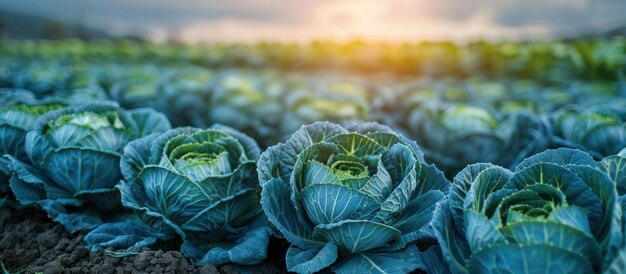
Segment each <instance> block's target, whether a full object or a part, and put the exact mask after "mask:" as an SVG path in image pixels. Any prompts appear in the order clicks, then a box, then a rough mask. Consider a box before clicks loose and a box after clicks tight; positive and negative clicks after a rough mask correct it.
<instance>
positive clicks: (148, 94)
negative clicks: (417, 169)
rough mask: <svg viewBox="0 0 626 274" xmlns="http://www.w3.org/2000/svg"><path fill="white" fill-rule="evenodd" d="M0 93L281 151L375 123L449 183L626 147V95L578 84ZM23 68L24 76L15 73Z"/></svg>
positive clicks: (110, 87)
mask: <svg viewBox="0 0 626 274" xmlns="http://www.w3.org/2000/svg"><path fill="white" fill-rule="evenodd" d="M9 64H14V65H15V66H11V65H8V66H6V67H5V68H4V70H3V73H2V77H1V78H2V79H1V80H0V86H2V87H5V88H10V89H27V90H31V91H33V92H34V94H35V97H37V98H40V99H41V98H48V97H55V98H64V99H67V100H92V99H98V100H112V101H116V102H118V103H119V104H120V105H121V106H122V107H124V108H138V107H151V108H154V109H156V110H158V111H160V112H162V113H164V114H165V115H166V116H167V117H168V118H169V120H170V121H171V122H172V123H173V125H174V126H176V127H178V126H193V127H198V128H206V127H209V126H210V125H212V124H214V123H220V124H224V125H227V126H230V127H233V128H235V129H237V130H239V131H242V132H244V133H246V134H247V135H250V136H252V137H253V138H255V139H256V140H257V141H258V142H259V144H260V145H261V147H267V146H269V145H273V144H275V143H277V142H279V141H284V140H286V138H288V137H289V136H290V134H291V133H292V132H293V131H295V130H296V129H298V128H299V127H300V126H301V125H304V124H310V123H313V122H315V121H332V122H337V123H349V122H353V121H364V120H367V121H378V122H380V123H382V124H386V125H389V126H391V127H392V128H394V129H395V130H397V131H400V132H402V133H403V134H404V135H406V136H409V137H411V138H413V139H415V140H416V141H417V142H418V144H419V145H420V146H421V147H422V149H423V150H424V152H425V157H426V159H427V160H428V162H432V163H435V164H437V166H438V167H439V168H440V169H442V170H444V172H445V173H446V175H448V178H452V177H453V176H454V175H455V174H456V173H457V172H458V171H460V170H461V169H463V168H464V167H465V166H467V165H468V164H472V163H476V162H492V163H494V164H498V165H502V166H504V167H507V168H513V167H514V166H515V165H516V164H518V163H519V162H520V161H521V160H522V159H524V158H525V157H528V156H530V155H532V154H535V153H538V152H541V151H543V150H545V149H548V148H556V147H571V148H578V149H582V150H584V151H587V152H588V153H590V154H591V155H592V156H593V157H594V158H595V159H596V160H599V159H601V158H602V157H605V156H608V155H612V154H615V153H617V152H618V151H619V150H620V149H621V148H622V147H623V146H625V145H626V143H625V142H626V141H625V138H624V136H625V135H626V130H625V129H624V127H625V121H626V113H625V111H624V106H626V84H625V83H622V82H606V81H604V82H585V81H573V82H568V83H563V84H561V85H550V86H546V85H540V84H538V83H537V82H532V81H526V80H499V81H495V80H485V79H479V78H476V79H467V80H464V81H459V80H454V79H437V80H435V79H427V78H420V79H417V80H416V79H403V78H398V77H392V76H388V75H379V76H376V77H374V76H372V77H369V78H365V77H363V76H359V75H345V74H337V73H315V74H313V73H310V74H304V73H284V72H279V71H273V70H246V69H239V70H208V69H204V68H200V67H196V66H189V65H187V66H155V65H145V64H143V65H141V64H140V65H137V64H135V65H114V64H110V63H104V64H96V63H89V62H79V63H72V62H70V63H68V62H63V61H59V60H56V61H49V62H46V61H36V62H26V61H22V62H14V63H9ZM17 64H19V66H18V65H17Z"/></svg>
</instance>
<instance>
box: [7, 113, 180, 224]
mask: <svg viewBox="0 0 626 274" xmlns="http://www.w3.org/2000/svg"><path fill="white" fill-rule="evenodd" d="M169 128H170V124H169V121H168V120H167V118H166V117H165V116H164V115H162V114H160V113H158V112H155V111H154V110H152V109H135V110H129V111H127V110H123V109H120V108H119V107H118V106H117V105H116V104H113V103H106V102H103V103H97V104H95V103H92V104H85V105H82V106H70V107H66V108H63V109H60V110H56V111H52V112H48V113H47V114H44V115H42V116H41V117H39V118H38V119H37V121H36V124H35V125H34V128H33V129H31V130H30V131H29V132H28V134H27V135H26V140H25V144H24V148H25V151H26V155H27V156H28V160H29V161H30V164H28V163H25V162H24V161H22V160H20V159H19V157H15V156H11V155H5V157H6V158H8V159H9V160H10V162H11V163H10V164H9V169H10V170H11V172H12V177H11V180H10V186H11V190H12V191H13V194H14V195H15V197H16V199H17V200H18V201H19V202H20V203H21V204H38V205H40V206H41V207H42V208H43V209H44V210H45V211H46V212H47V213H48V215H49V216H50V217H51V218H52V219H53V220H54V221H56V222H59V223H61V224H62V225H63V226H65V228H66V229H67V230H68V231H70V232H75V231H78V230H82V229H91V228H94V227H96V226H98V225H100V224H101V223H102V222H103V221H104V218H106V217H107V215H108V214H109V213H111V214H113V213H115V212H116V208H118V206H119V192H118V191H117V190H116V189H115V188H114V186H115V184H116V183H117V182H118V181H119V180H120V179H121V178H122V174H121V173H120V168H119V163H120V157H121V154H122V150H123V148H124V146H125V145H126V144H127V143H128V142H130V141H131V140H133V139H137V138H140V137H143V136H145V135H149V134H151V133H154V132H163V131H165V130H168V129H169Z"/></svg>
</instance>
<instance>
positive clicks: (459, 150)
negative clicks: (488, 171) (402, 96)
mask: <svg viewBox="0 0 626 274" xmlns="http://www.w3.org/2000/svg"><path fill="white" fill-rule="evenodd" d="M407 127H408V128H409V129H410V132H411V134H412V136H413V137H414V138H415V140H416V141H417V142H418V144H419V145H420V147H421V148H422V149H423V150H424V153H425V157H426V160H427V161H432V162H434V163H435V164H436V165H437V167H439V168H440V169H442V170H443V171H444V172H445V173H446V175H448V176H450V178H452V177H454V175H455V174H456V173H457V172H459V171H460V170H461V169H463V168H464V167H466V166H467V165H469V164H474V163H479V162H489V163H493V164H498V165H502V166H505V167H513V166H515V165H516V164H518V163H519V162H521V161H522V160H523V159H524V158H526V157H528V156H530V155H533V154H535V153H538V152H541V151H543V150H545V149H546V148H547V146H548V138H547V137H546V134H547V133H546V129H545V125H544V124H543V123H542V122H541V121H540V120H539V119H538V118H537V117H535V116H533V115H531V114H530V113H527V112H515V113H512V114H510V115H507V116H504V115H502V114H499V113H495V112H493V111H490V109H489V108H486V107H481V106H476V105H469V104H445V103H441V102H436V101H435V102H432V103H430V104H425V105H422V107H420V108H418V109H417V110H415V111H414V112H413V113H412V114H411V116H410V117H409V120H408V124H407Z"/></svg>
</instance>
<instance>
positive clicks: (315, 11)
mask: <svg viewBox="0 0 626 274" xmlns="http://www.w3.org/2000/svg"><path fill="white" fill-rule="evenodd" d="M0 8H3V9H7V10H12V11H18V12H22V13H29V14H35V15H45V16H48V17H53V18H58V19H62V20H65V21H70V22H71V21H82V22H85V23H86V24H87V25H90V26H94V27H100V28H103V29H105V30H108V31H110V32H113V33H116V34H128V33H135V34H142V35H144V36H147V37H149V38H152V39H154V40H157V41H159V40H164V39H165V38H166V37H168V36H171V35H172V34H174V33H175V34H176V36H177V37H179V38H181V39H183V40H185V41H189V42H200V41H216V40H221V41H257V40H279V41H308V40H311V39H339V40H347V39H353V38H361V39H368V40H394V41H398V40H419V39H436V40H441V39H453V40H459V41H463V40H470V39H476V38H488V39H541V38H545V37H554V36H559V37H561V36H571V35H578V34H587V33H593V32H599V31H605V30H608V29H612V28H615V27H620V26H625V25H626V16H624V14H626V0H387V1H385V0H282V1H279V0H274V1H271V0H231V1H227V0H222V1H215V0H177V1H170V0H144V1H138V0H88V1H84V0H55V1H44V0H14V1H1V2H0Z"/></svg>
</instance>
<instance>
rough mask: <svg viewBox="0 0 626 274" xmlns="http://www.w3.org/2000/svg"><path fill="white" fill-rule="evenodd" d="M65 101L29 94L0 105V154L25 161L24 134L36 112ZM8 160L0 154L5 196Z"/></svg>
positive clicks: (0, 186)
mask: <svg viewBox="0 0 626 274" xmlns="http://www.w3.org/2000/svg"><path fill="white" fill-rule="evenodd" d="M66 105H67V104H66V103H65V102H62V101H56V100H42V101H37V100H35V99H34V97H33V98H29V97H20V96H17V97H14V98H13V99H11V101H8V100H7V101H6V104H4V105H3V106H1V107H0V140H2V142H0V155H5V154H8V155H11V156H13V157H15V158H17V159H19V160H21V161H24V162H27V163H28V162H29V160H28V156H27V155H26V150H25V148H24V143H25V140H26V134H27V133H28V131H29V130H31V129H33V128H34V127H35V125H36V121H37V119H38V118H39V116H41V115H43V114H45V113H48V112H50V111H54V110H58V109H61V108H63V107H64V106H66ZM9 164H10V161H9V159H7V158H4V157H0V197H8V193H9V192H10V191H9V178H10V177H11V171H10V170H9Z"/></svg>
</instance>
